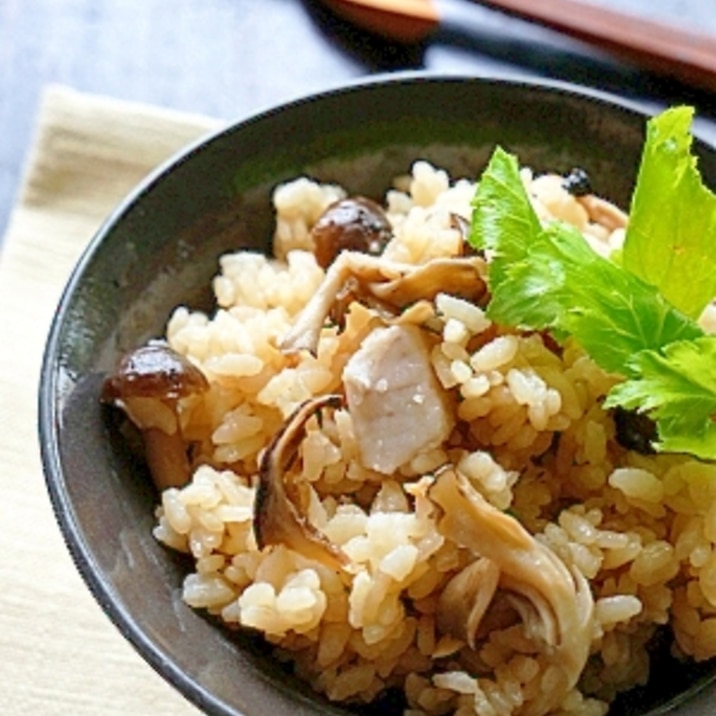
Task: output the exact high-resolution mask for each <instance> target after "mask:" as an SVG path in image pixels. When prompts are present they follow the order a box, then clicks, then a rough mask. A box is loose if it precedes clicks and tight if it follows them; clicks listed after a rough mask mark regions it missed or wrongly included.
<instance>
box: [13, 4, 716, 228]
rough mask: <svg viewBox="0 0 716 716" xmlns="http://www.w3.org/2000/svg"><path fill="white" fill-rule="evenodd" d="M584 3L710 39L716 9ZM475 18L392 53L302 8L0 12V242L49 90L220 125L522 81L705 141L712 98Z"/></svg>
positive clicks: (316, 10) (551, 39) (712, 129)
mask: <svg viewBox="0 0 716 716" xmlns="http://www.w3.org/2000/svg"><path fill="white" fill-rule="evenodd" d="M466 1H467V0H466ZM538 1H539V0H535V2H538ZM590 1H591V2H592V3H594V4H606V5H612V6H618V7H620V8H621V9H622V10H626V11H629V12H633V13H634V14H635V15H637V16H641V17H647V16H648V17H651V18H657V19H661V20H664V21H666V22H672V23H677V24H678V23H680V24H682V25H684V26H686V27H690V28H693V29H699V30H701V31H703V32H708V33H710V34H712V35H714V36H715V37H716V7H715V6H714V4H713V3H714V0H658V2H657V1H656V0H590ZM483 14H484V19H485V23H484V36H483V37H482V38H481V40H480V42H479V43H478V42H474V41H468V40H466V39H465V38H462V37H459V36H455V35H453V36H443V37H438V38H435V39H434V40H431V41H430V42H428V43H424V44H422V45H420V46H416V47H398V46H394V45H391V44H389V43H386V42H385V41H382V40H378V39H377V38H375V37H374V36H370V35H367V34H365V33H362V32H359V31H357V30H354V29H353V28H351V27H349V26H348V25H346V24H345V23H343V22H339V21H338V20H336V19H335V18H334V17H332V16H331V15H330V13H328V12H326V11H325V10H324V9H323V8H322V7H320V6H319V5H318V4H317V3H315V2H311V0H175V2H167V1H166V0H0V235H1V234H2V233H4V229H5V225H6V223H7V219H8V216H9V212H10V209H11V207H12V204H13V202H14V201H15V199H16V197H17V191H18V187H19V184H20V181H21V173H22V166H23V163H24V161H25V157H26V152H27V149H28V146H29V144H30V142H31V138H32V130H33V126H34V119H35V116H36V111H37V106H38V100H39V97H40V93H41V91H42V88H43V86H44V85H46V84H47V83H53V82H54V83H64V84H67V85H70V86H72V87H74V88H76V89H79V90H83V91H89V92H96V93H101V94H105V95H110V96H114V97H118V98H122V99H129V100H139V101H145V102H151V103H155V104H159V105H164V106H167V107H172V108H176V109H180V110H188V111H192V112H200V113H205V114H209V115H214V116H217V117H221V118H225V119H227V120H232V119H239V118H241V117H244V116H246V115H249V114H251V113H253V112H255V111H257V110H260V109H264V108H266V107H268V106H269V105H273V104H275V103H279V102H283V101H285V100H289V99H293V98H295V97H297V96H299V95H302V94H305V93H309V92H314V91H317V90H322V89H325V88H328V87H332V86H335V85H337V84H340V83H341V82H344V81H346V80H350V79H354V78H358V77H360V76H363V75H367V74H370V73H375V72H393V71H398V70H403V69H417V68H422V69H427V70H429V71H435V72H441V71H447V72H464V73H472V74H475V73H477V74H483V75H485V74H489V75H496V74H500V75H515V74H522V75H529V76H544V77H553V78H557V79H562V80H568V81H574V82H579V83H583V84H588V85H592V86H597V87H600V88H602V89H606V90H609V91H611V92H615V93H617V94H620V95H625V96H628V97H631V98H633V99H637V100H639V101H642V102H644V103H645V104H647V105H648V106H650V107H654V108H658V107H662V106H665V105H667V104H674V103H683V102H688V103H691V104H694V105H696V106H697V109H698V110H699V114H700V116H701V117H702V119H701V120H700V121H699V123H698V124H697V132H699V133H701V134H702V135H703V136H704V137H705V138H707V139H713V140H714V141H716V95H709V94H706V93H702V92H698V91H696V90H694V89H693V88H690V87H687V86H683V85H680V84H678V83H674V82H667V81H663V80H662V79H660V78H656V77H654V76H651V75H649V74H646V73H642V72H639V71H638V70H636V69H635V68H632V67H629V66H627V65H623V64H619V63H616V62H605V61H604V58H603V56H600V55H599V54H598V53H593V52H591V51H590V50H588V49H586V48H585V47H584V46H580V45H578V44H576V43H572V42H570V41H567V40H565V39H564V38H561V37H559V36H557V35H555V34H553V33H550V32H548V31H545V30H540V29H539V28H535V27H533V26H530V25H528V24H526V23H523V22H520V21H518V20H514V19H512V18H506V17H504V16H502V15H500V14H498V13H494V12H491V11H488V10H484V11H483Z"/></svg>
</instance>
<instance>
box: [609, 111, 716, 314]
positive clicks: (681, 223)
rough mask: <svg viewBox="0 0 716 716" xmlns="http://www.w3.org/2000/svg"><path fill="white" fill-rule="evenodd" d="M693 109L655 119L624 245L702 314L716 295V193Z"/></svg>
mask: <svg viewBox="0 0 716 716" xmlns="http://www.w3.org/2000/svg"><path fill="white" fill-rule="evenodd" d="M692 118H693V109H692V108H690V107H674V108H672V109H669V110H667V111H665V112H663V113H662V114H660V115H659V116H657V117H655V118H653V119H652V120H650V121H649V122H648V124H647V137H646V142H645V145H644V150H643V154H642V160H641V166H640V168H639V175H638V178H637V183H636V187H635V189H634V194H633V196H632V202H631V209H630V212H629V214H630V216H629V224H628V226H627V232H626V238H625V242H624V249H623V265H624V268H626V269H627V270H628V271H630V272H631V273H633V274H635V275H637V276H639V277H640V278H641V279H643V280H644V281H646V282H647V283H649V284H651V285H653V286H656V287H657V288H658V289H659V291H660V292H661V294H662V295H663V296H664V297H665V298H666V300H667V301H669V303H671V305H672V306H675V307H676V308H678V309H679V310H680V311H682V312H683V313H684V314H686V315H687V316H690V317H691V318H697V317H698V316H699V315H700V313H701V311H702V310H703V309H704V307H705V306H706V305H707V304H708V303H709V301H711V299H713V298H714V296H716V269H715V268H714V258H715V257H716V195H714V194H713V193H712V192H711V191H709V189H708V188H707V187H706V186H704V184H703V182H702V180H701V175H700V173H699V171H698V168H697V161H696V157H695V156H693V155H692V154H691V144H692V136H691V133H690V131H689V130H690V127H691V121H692Z"/></svg>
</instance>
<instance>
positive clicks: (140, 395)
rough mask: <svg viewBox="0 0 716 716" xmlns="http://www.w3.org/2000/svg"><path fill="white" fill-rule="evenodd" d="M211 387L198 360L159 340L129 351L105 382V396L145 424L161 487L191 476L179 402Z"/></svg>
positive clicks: (156, 480) (144, 433)
mask: <svg viewBox="0 0 716 716" xmlns="http://www.w3.org/2000/svg"><path fill="white" fill-rule="evenodd" d="M208 389H209V383H208V381H207V380H206V378H205V377H204V374H203V373H202V372H201V371H200V370H199V369H198V368H197V367H196V366H195V365H194V364H193V363H191V362H190V361H189V360H188V359H187V358H186V357H184V356H183V355H181V354H179V353H177V352H176V351H175V350H173V349H172V348H170V347H169V346H168V345H167V344H166V343H163V342H158V341H157V342H152V343H150V344H148V345H146V346H143V347H141V348H137V349H136V350H134V351H132V352H130V353H128V354H126V355H125V356H124V357H123V358H122V360H121V361H120V363H119V365H118V366H117V369H116V371H115V373H114V374H112V375H110V376H109V377H108V378H107V379H106V380H105V382H104V385H103V387H102V395H101V400H102V402H104V403H107V404H110V405H114V406H115V407H118V408H121V409H122V410H124V412H125V413H126V414H127V416H128V417H129V419H130V420H131V421H132V422H133V423H134V424H135V425H136V426H137V427H138V428H139V429H140V431H141V433H142V439H143V442H144V449H145V456H146V460H147V464H148V465H149V470H150V473H151V475H152V479H153V480H154V484H155V485H156V486H157V488H158V489H159V490H164V489H165V488H167V487H181V486H182V485H185V484H186V483H187V482H188V481H189V478H190V464H189V458H188V456H187V446H186V444H185V441H184V440H183V438H182V434H181V425H180V422H179V402H180V401H181V400H182V399H183V398H187V397H189V396H191V395H197V394H200V393H203V392H205V391H206V390H208Z"/></svg>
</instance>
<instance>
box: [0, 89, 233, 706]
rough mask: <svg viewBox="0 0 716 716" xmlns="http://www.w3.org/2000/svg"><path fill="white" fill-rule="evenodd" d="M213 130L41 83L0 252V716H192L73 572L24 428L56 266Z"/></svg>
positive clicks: (62, 272)
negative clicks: (32, 134)
mask: <svg viewBox="0 0 716 716" xmlns="http://www.w3.org/2000/svg"><path fill="white" fill-rule="evenodd" d="M220 124H221V123H219V122H217V121H216V120H212V119H209V118H207V117H201V116H190V115H189V116H188V115H185V114H181V113H177V112H172V111H167V110H160V109H157V108H155V107H149V106H145V105H138V104H130V103H126V102H120V101H116V100H111V99H108V98H101V97H96V96H91V95H86V94H82V93H79V92H75V91H73V90H71V89H69V88H66V87H49V88H48V89H47V90H46V91H45V93H44V95H43V98H42V103H41V106H40V111H39V116H38V125H37V131H36V138H35V142H34V146H33V148H32V150H31V152H30V155H29V161H28V167H27V170H26V175H25V180H24V184H23V189H22V193H21V195H20V199H19V202H18V205H17V207H16V208H15V210H14V212H13V214H12V216H11V220H10V225H9V229H8V233H7V236H6V237H5V241H4V246H3V249H2V253H1V254H0V325H1V326H2V329H3V334H4V335H3V338H2V341H1V342H0V381H2V382H1V384H0V386H1V387H0V495H1V498H0V688H1V689H2V694H3V696H2V706H0V712H2V713H3V714H6V715H9V716H15V715H19V714H22V715H23V716H26V715H31V716H50V715H53V714H58V715H60V714H61V715H62V716H68V715H69V714H72V716H85V715H86V716H90V715H91V716H97V715H98V714H102V715H103V716H112V715H113V714H122V715H123V716H124V715H126V714H132V715H133V716H134V715H140V716H141V715H142V714H147V716H149V715H151V716H157V715H158V714H172V715H173V714H176V715H177V716H183V715H185V714H187V715H188V714H197V713H198V712H197V710H196V709H195V708H194V707H193V706H191V705H190V704H189V703H188V702H187V701H185V700H184V699H183V698H182V697H181V696H180V695H179V694H178V692H176V691H174V689H173V688H172V687H171V686H169V685H168V684H167V683H166V682H164V680H163V679H162V678H161V677H159V676H158V675H157V674H155V673H154V671H153V670H152V669H151V668H150V667H149V666H148V665H147V664H146V663H145V662H144V661H143V660H142V659H141V657H139V655H138V654H136V653H135V652H134V650H133V649H132V647H131V646H130V645H129V643H128V642H127V641H125V639H124V638H123V637H122V636H121V634H120V633H119V631H118V630H117V629H116V628H115V627H114V625H113V624H111V622H110V621H109V619H108V618H107V617H106V616H105V615H104V613H103V612H102V611H101V609H100V608H99V606H98V605H97V604H96V603H95V602H94V600H93V598H92V596H91V595H90V593H89V591H88V589H87V588H86V587H85V585H84V583H83V582H82V580H81V578H80V576H79V574H78V573H77V571H76V569H75V567H74V565H73V563H72V561H71V558H70V556H69V553H68V551H67V549H66V548H65V545H64V543H63V541H62V537H61V535H60V531H59V528H58V526H57V524H56V522H55V519H54V515H53V514H52V510H51V506H50V502H49V498H48V497H47V493H46V490H45V485H44V480H43V475H42V469H41V464H40V456H39V448H38V439H37V431H36V402H37V400H36V394H37V384H38V376H39V371H40V364H41V358H42V351H43V348H44V341H45V337H46V335H47V331H48V328H49V324H50V320H51V318H52V315H53V311H54V307H55V306H56V304H57V301H58V298H59V296H60V293H61V291H62V288H63V286H64V284H65V282H66V280H67V278H68V276H69V273H70V270H71V268H72V266H73V264H74V262H75V261H76V259H77V258H78V257H79V255H80V253H81V251H82V249H83V248H84V247H85V245H86V244H87V242H88V241H89V239H90V238H91V236H92V234H93V233H94V231H95V230H96V228H97V227H98V225H99V224H100V223H101V221H102V220H103V218H104V217H105V216H106V215H107V214H108V212H109V211H110V210H111V209H112V207H113V206H114V205H115V204H116V203H117V201H118V200H119V199H121V198H122V197H123V196H124V195H125V194H126V193H127V192H128V191H129V190H130V189H131V188H132V187H133V186H134V185H135V184H136V183H137V182H138V181H140V180H141V179H142V177H144V176H145V175H146V174H147V173H148V172H149V171H150V170H151V169H153V168H154V167H155V166H156V165H157V164H159V163H161V162H162V161H164V160H165V159H166V158H167V157H169V156H170V155H171V154H173V153H174V152H175V151H177V150H178V149H180V148H181V147H183V146H185V145H186V144H187V143H189V142H192V141H194V140H195V139H196V138H198V137H200V136H201V135H203V134H205V133H206V132H208V131H209V130H213V129H215V128H218V127H219V126H220Z"/></svg>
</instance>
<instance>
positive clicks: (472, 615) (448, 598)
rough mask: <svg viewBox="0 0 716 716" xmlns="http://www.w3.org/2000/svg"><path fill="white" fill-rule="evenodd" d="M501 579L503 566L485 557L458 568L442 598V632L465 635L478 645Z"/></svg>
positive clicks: (439, 622)
mask: <svg viewBox="0 0 716 716" xmlns="http://www.w3.org/2000/svg"><path fill="white" fill-rule="evenodd" d="M499 581H500V569H499V567H498V566H497V565H496V564H495V563H494V562H493V561H492V560H490V559H486V558H485V557H480V558H478V559H476V560H475V561H474V562H471V563H470V564H468V565H467V567H465V568H464V569H462V570H461V571H460V572H458V573H457V574H456V575H455V576H454V577H453V578H452V579H451V580H450V581H449V582H448V583H447V584H446V585H445V588H444V589H443V591H442V592H441V594H440V599H439V600H438V609H437V612H436V619H437V627H438V629H439V630H440V632H442V633H443V634H450V636H454V637H456V638H457V639H462V640H463V641H466V642H467V644H468V646H469V647H470V648H471V649H474V648H475V641H476V637H477V630H478V629H479V627H480V624H481V623H482V620H483V617H484V616H485V614H486V613H487V610H488V608H489V607H490V605H491V604H492V600H493V599H494V597H495V592H496V591H497V585H498V583H499Z"/></svg>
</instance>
